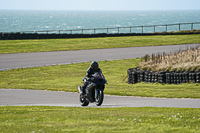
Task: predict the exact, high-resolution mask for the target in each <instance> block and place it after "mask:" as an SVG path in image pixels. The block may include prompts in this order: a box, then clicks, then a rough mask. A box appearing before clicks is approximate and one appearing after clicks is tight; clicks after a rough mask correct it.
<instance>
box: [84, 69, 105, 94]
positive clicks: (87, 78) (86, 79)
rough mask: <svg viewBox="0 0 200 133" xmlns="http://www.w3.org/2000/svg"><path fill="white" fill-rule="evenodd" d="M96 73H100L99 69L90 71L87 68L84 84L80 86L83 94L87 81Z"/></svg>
mask: <svg viewBox="0 0 200 133" xmlns="http://www.w3.org/2000/svg"><path fill="white" fill-rule="evenodd" d="M96 72H102V71H101V69H100V68H98V69H97V70H95V69H92V67H89V68H88V70H87V73H86V76H85V78H84V82H83V85H82V90H83V92H84V93H85V89H86V87H87V85H88V84H89V80H90V79H91V77H92V75H93V74H95V73H96Z"/></svg>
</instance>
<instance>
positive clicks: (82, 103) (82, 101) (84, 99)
mask: <svg viewBox="0 0 200 133" xmlns="http://www.w3.org/2000/svg"><path fill="white" fill-rule="evenodd" d="M80 102H81V106H88V104H89V101H87V100H86V98H85V97H84V96H83V95H82V94H80Z"/></svg>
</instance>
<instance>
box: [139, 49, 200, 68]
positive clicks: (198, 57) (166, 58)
mask: <svg viewBox="0 0 200 133" xmlns="http://www.w3.org/2000/svg"><path fill="white" fill-rule="evenodd" d="M139 67H140V68H141V69H142V70H151V71H200V46H197V47H195V48H186V49H184V50H180V49H179V50H178V51H176V52H170V53H168V54H166V53H165V52H163V53H157V54H152V55H145V56H144V58H143V59H142V61H141V62H140V63H139Z"/></svg>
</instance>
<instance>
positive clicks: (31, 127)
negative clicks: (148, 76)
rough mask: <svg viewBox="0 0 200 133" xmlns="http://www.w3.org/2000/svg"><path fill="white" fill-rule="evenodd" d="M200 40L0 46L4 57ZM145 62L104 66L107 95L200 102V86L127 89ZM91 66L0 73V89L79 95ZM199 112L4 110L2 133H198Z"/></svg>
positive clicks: (11, 42) (119, 39)
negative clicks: (130, 76)
mask: <svg viewBox="0 0 200 133" xmlns="http://www.w3.org/2000/svg"><path fill="white" fill-rule="evenodd" d="M199 37H200V35H183V36H179V35H176V36H140V37H117V38H114V37H113V38H112V37H111V38H87V39H52V40H51V39H50V40H6V41H2V40H1V41H0V54H3V53H23V52H40V51H59V50H77V49H96V48H115V47H135V46H151V45H154V46H155V45H173V44H190V43H200V39H199ZM140 60H141V59H126V60H115V61H100V62H99V64H100V68H101V69H102V71H103V73H104V75H105V77H106V79H107V80H108V85H106V89H105V93H106V94H111V95H122V96H142V97H167V98H200V89H199V87H200V85H199V84H189V83H188V84H180V85H167V84H157V83H155V84H144V83H139V84H127V83H126V81H127V79H126V75H127V69H128V68H133V67H136V66H137V65H138V63H139V62H140ZM89 66H90V63H78V64H68V65H57V66H48V67H35V68H26V69H22V68H21V69H13V70H8V71H0V88H13V89H37V90H52V91H67V92H78V90H77V86H78V85H81V84H82V83H81V81H82V78H83V77H84V76H85V74H86V70H87V68H88V67H89ZM199 123H200V109H199V108H198V109H195V108H193V109H192V108H154V107H140V108H73V107H55V106H54V107H49V106H0V132H2V133H10V132H20V133H23V132H24V133H27V132H28V133H29V132H30V133H38V132H104V133H105V132H108V133H110V132H130V133H132V132H137V133H138V132H141V133H143V132H150V133H152V132H156V133H157V132H170V133H171V132H176V133H177V132H178V133H183V132H184V133H185V132H186V133H187V132H195V133H198V132H200V130H199V129H200V127H199V126H200V125H199Z"/></svg>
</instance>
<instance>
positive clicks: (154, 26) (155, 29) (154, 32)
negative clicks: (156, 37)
mask: <svg viewBox="0 0 200 133" xmlns="http://www.w3.org/2000/svg"><path fill="white" fill-rule="evenodd" d="M153 32H154V33H155V32H156V26H155V25H154V30H153Z"/></svg>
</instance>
